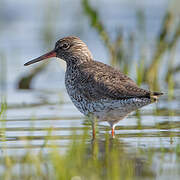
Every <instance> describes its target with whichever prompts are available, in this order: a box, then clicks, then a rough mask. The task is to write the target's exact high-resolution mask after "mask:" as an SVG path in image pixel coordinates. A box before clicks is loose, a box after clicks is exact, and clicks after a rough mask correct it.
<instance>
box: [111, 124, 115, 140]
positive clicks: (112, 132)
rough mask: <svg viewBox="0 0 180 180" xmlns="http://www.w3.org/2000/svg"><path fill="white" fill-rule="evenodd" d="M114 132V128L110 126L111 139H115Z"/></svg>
mask: <svg viewBox="0 0 180 180" xmlns="http://www.w3.org/2000/svg"><path fill="white" fill-rule="evenodd" d="M114 130H115V126H112V129H111V135H112V137H113V138H115V132H114Z"/></svg>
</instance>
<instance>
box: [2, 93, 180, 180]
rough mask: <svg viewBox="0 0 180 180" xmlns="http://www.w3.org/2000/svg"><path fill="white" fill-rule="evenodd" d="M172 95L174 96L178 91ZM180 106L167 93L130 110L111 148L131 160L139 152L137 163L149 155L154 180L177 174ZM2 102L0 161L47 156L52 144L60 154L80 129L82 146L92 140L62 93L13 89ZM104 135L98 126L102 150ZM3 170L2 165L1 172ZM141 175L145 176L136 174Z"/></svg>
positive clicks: (103, 124)
mask: <svg viewBox="0 0 180 180" xmlns="http://www.w3.org/2000/svg"><path fill="white" fill-rule="evenodd" d="M59 94H62V97H63V99H61V96H60V95H59ZM175 94H179V90H177V91H175ZM18 97H20V98H18ZM17 99H18V100H17ZM179 102H180V98H179V96H177V97H176V98H175V99H174V100H171V101H168V99H167V97H166V95H165V96H162V97H161V98H160V100H159V102H158V103H156V104H151V105H149V106H146V107H144V108H142V109H141V110H140V111H139V112H138V114H139V115H136V113H135V112H134V113H132V114H130V115H129V116H128V117H127V118H125V119H124V120H122V121H120V122H119V123H118V125H117V127H116V131H115V133H116V140H117V142H118V143H115V144H114V145H113V146H115V147H116V148H123V149H124V150H125V152H126V153H127V156H132V157H134V158H135V157H136V156H137V152H139V151H143V153H142V154H140V155H138V158H140V159H144V158H145V159H146V158H147V156H148V152H149V153H151V154H152V156H153V159H152V163H151V165H150V167H149V168H150V169H151V171H152V173H153V174H154V175H155V176H156V177H158V178H159V179H168V178H170V177H173V178H174V177H179V176H180V173H179V172H180V171H179V170H180V169H179V168H180V164H179V160H178V159H179V158H178V156H179V147H180V121H179V120H180V119H179V117H180V110H179V109H180V103H179ZM7 104H8V108H7V111H6V114H5V121H3V119H1V126H0V127H1V128H0V148H1V151H0V156H1V159H3V157H4V156H5V155H7V154H8V156H10V157H16V158H17V157H19V158H20V157H21V156H23V155H25V154H26V153H27V152H29V151H30V152H31V153H39V152H40V151H41V150H42V149H43V153H44V154H46V152H48V151H49V150H50V149H51V148H52V147H53V144H56V146H57V147H58V149H59V152H61V153H65V152H66V149H67V147H68V145H69V143H70V142H71V140H72V139H73V136H72V135H73V134H74V132H76V138H77V139H79V140H80V139H81V138H82V135H83V131H84V129H85V128H88V138H87V143H90V142H91V139H92V136H91V126H90V124H88V122H87V121H86V120H85V118H84V116H82V115H81V114H80V113H79V112H78V110H76V108H75V107H74V106H73V104H72V103H71V102H70V99H69V97H68V96H67V95H66V92H65V91H63V92H61V93H60V92H59V91H41V90H36V91H35V90H34V91H29V90H27V91H17V92H13V96H11V94H8V97H7ZM107 133H108V134H109V133H110V128H109V125H108V124H107V123H106V122H100V123H99V124H98V133H97V141H98V143H99V148H101V151H102V152H103V151H104V150H103V149H104V148H105V146H104V145H103V143H104V139H105V137H106V134H107ZM46 139H48V141H47V140H46ZM46 141H47V142H46ZM45 144H46V146H45ZM89 146H91V143H90V144H89ZM146 151H147V152H146ZM128 154H129V155H128ZM162 155H163V156H162ZM145 161H146V162H147V160H145ZM17 165H18V164H17ZM14 168H15V167H14ZM3 169H4V167H3V164H1V167H0V172H1V173H2V172H3V171H4V170H3ZM140 170H141V168H140ZM140 176H143V177H146V176H145V175H142V174H141V173H140ZM153 177H154V176H153Z"/></svg>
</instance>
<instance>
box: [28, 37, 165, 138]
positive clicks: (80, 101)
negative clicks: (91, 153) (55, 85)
mask: <svg viewBox="0 0 180 180" xmlns="http://www.w3.org/2000/svg"><path fill="white" fill-rule="evenodd" d="M51 57H57V58H60V59H62V60H64V61H65V62H66V64H67V68H66V74H65V85H66V89H67V92H68V94H69V96H70V98H71V100H72V102H73V103H74V105H75V106H76V107H77V109H78V110H79V111H80V112H81V113H83V114H84V115H86V116H91V115H92V116H93V117H94V118H91V119H95V118H97V119H98V120H100V121H107V122H108V123H109V124H110V126H111V128H112V131H111V133H112V136H113V137H114V129H115V125H116V124H117V122H119V121H120V120H121V119H123V118H124V117H125V116H127V115H128V114H129V113H130V112H132V111H134V110H136V109H138V108H141V107H143V106H145V105H148V104H150V103H153V102H155V101H156V100H157V98H158V96H160V95H162V93H160V92H151V91H148V90H145V89H142V88H139V87H138V86H137V85H136V84H135V82H134V81H133V80H131V79H130V78H129V77H128V76H126V75H125V74H123V73H121V72H120V71H118V70H116V69H114V68H113V67H111V66H109V65H106V64H103V63H101V62H98V61H95V60H94V59H93V56H92V54H91V52H90V51H89V49H88V47H87V45H86V44H85V43H84V42H83V41H81V40H80V39H79V38H78V37H74V36H68V37H65V38H62V39H60V40H58V41H57V42H56V45H55V48H54V50H52V51H50V52H49V53H47V54H45V55H42V56H40V57H38V58H36V59H33V60H31V61H29V62H27V63H25V64H24V65H25V66H28V65H30V64H33V63H36V62H39V61H42V60H44V59H47V58H51ZM92 125H93V137H94V136H95V125H94V120H92Z"/></svg>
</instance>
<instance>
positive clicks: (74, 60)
mask: <svg viewBox="0 0 180 180" xmlns="http://www.w3.org/2000/svg"><path fill="white" fill-rule="evenodd" d="M89 61H93V59H92V57H91V56H86V55H82V54H81V56H73V57H71V58H70V59H68V60H66V63H67V67H77V66H80V65H81V64H83V63H86V62H89Z"/></svg>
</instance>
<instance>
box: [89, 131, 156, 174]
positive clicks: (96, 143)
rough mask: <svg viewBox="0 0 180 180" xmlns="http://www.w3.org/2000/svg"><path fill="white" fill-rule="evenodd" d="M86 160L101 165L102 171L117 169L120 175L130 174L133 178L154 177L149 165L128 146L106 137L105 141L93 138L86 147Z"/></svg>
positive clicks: (146, 160) (135, 150) (120, 141)
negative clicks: (91, 160)
mask: <svg viewBox="0 0 180 180" xmlns="http://www.w3.org/2000/svg"><path fill="white" fill-rule="evenodd" d="M87 158H92V159H93V160H94V161H97V162H101V163H103V168H104V171H106V170H109V166H111V167H110V169H111V170H112V171H113V169H117V168H119V170H120V172H119V174H120V175H123V174H124V173H130V174H131V175H132V176H133V177H134V176H135V177H147V176H148V177H154V173H153V171H152V166H151V163H149V162H148V159H146V158H145V157H143V156H142V155H141V154H138V153H137V149H135V148H134V147H132V146H130V144H128V143H126V142H124V141H122V140H120V139H114V138H112V137H110V136H109V134H107V135H106V137H105V139H100V138H97V137H96V138H95V139H92V140H91V141H90V143H89V144H88V146H87Z"/></svg>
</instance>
